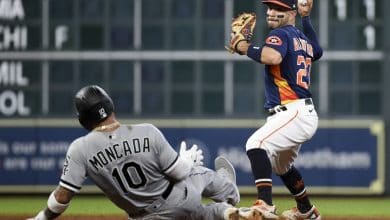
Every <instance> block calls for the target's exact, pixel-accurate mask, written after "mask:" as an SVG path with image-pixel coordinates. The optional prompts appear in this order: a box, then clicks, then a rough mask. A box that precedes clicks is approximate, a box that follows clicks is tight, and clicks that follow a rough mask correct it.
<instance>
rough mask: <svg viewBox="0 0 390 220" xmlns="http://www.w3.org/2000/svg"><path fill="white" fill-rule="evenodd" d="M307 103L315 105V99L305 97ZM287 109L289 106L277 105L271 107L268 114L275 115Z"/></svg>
mask: <svg viewBox="0 0 390 220" xmlns="http://www.w3.org/2000/svg"><path fill="white" fill-rule="evenodd" d="M305 105H313V101H312V100H311V98H307V99H305ZM286 110H287V107H286V106H284V105H278V106H275V107H274V108H270V109H268V115H270V116H271V115H274V114H276V113H278V112H283V111H286Z"/></svg>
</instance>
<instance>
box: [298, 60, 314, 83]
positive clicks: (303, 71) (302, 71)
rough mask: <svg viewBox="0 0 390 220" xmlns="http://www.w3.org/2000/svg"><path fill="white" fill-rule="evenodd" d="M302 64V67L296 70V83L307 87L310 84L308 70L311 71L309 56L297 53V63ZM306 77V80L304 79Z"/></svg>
mask: <svg viewBox="0 0 390 220" xmlns="http://www.w3.org/2000/svg"><path fill="white" fill-rule="evenodd" d="M302 64H303V65H304V67H303V68H301V69H299V70H298V72H297V84H298V85H299V86H301V87H303V88H305V89H308V88H309V86H310V71H311V58H310V57H306V58H305V57H304V56H302V55H298V57H297V65H298V66H301V65H302ZM304 78H306V80H304Z"/></svg>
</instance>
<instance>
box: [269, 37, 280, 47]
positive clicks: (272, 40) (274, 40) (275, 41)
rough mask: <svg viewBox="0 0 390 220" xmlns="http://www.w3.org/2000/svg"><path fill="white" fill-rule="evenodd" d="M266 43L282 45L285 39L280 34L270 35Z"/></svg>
mask: <svg viewBox="0 0 390 220" xmlns="http://www.w3.org/2000/svg"><path fill="white" fill-rule="evenodd" d="M265 43H266V44H271V45H277V46H280V45H282V44H283V41H282V40H281V39H280V38H279V37H278V36H270V37H268V38H267V39H266V40H265Z"/></svg>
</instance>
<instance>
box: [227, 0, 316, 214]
mask: <svg viewBox="0 0 390 220" xmlns="http://www.w3.org/2000/svg"><path fill="white" fill-rule="evenodd" d="M262 3H264V4H265V5H267V6H268V10H267V14H266V20H267V24H268V27H269V28H270V29H271V30H270V32H269V34H268V35H267V36H266V38H265V41H264V42H263V43H261V44H255V43H253V44H251V43H250V42H249V41H250V38H251V37H252V32H253V28H254V26H255V25H254V24H255V23H256V17H255V15H254V14H243V15H241V16H240V17H238V18H237V19H236V20H234V21H233V23H232V36H231V41H230V45H229V47H227V49H228V50H229V51H230V52H231V53H238V54H241V55H247V56H248V57H249V58H251V59H253V60H254V61H256V62H259V63H262V64H265V73H264V82H265V98H266V102H265V106H264V107H265V109H266V110H267V111H268V114H269V116H268V118H267V121H266V123H265V124H264V125H263V126H262V127H261V128H259V129H258V130H257V131H256V132H255V133H254V134H253V135H252V136H251V137H250V138H249V139H248V141H247V143H246V151H247V155H248V158H249V160H250V163H251V167H252V173H253V176H254V179H255V185H256V188H257V192H258V200H257V201H256V202H255V204H254V206H253V208H254V209H256V210H257V211H258V212H260V213H262V215H263V216H264V217H265V218H267V219H278V215H277V213H276V207H275V205H273V203H272V179H271V173H272V171H274V172H275V173H276V174H277V175H279V176H280V178H281V179H282V181H283V183H284V184H285V186H286V187H287V188H288V190H289V191H290V192H291V194H292V195H293V196H294V197H295V200H296V203H297V207H296V208H293V209H291V210H287V211H284V212H283V213H282V217H283V218H284V219H292V220H301V219H316V220H319V219H321V216H320V213H319V211H318V209H317V208H316V207H315V206H314V205H312V204H311V202H310V200H309V197H308V195H307V192H306V188H305V184H304V181H303V178H302V176H301V174H300V173H299V171H298V170H297V168H296V167H294V160H295V159H296V158H297V156H298V152H299V149H300V147H301V145H302V144H303V143H304V142H305V141H307V140H309V139H310V138H311V137H312V136H313V135H314V133H315V132H316V129H317V125H318V117H317V113H316V110H315V109H314V104H313V100H312V98H311V93H310V91H309V86H310V74H311V66H312V63H313V62H314V61H316V60H318V59H320V57H321V56H322V49H321V47H320V45H319V43H318V40H317V36H316V33H315V31H314V29H313V26H312V24H311V21H310V17H309V15H310V12H311V9H312V7H313V0H300V1H298V3H297V1H296V0H263V1H262ZM297 14H299V15H300V16H301V21H302V26H303V31H301V30H299V29H298V28H296V27H295V18H296V15H297Z"/></svg>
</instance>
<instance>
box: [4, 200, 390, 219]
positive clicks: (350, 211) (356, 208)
mask: <svg viewBox="0 0 390 220" xmlns="http://www.w3.org/2000/svg"><path fill="white" fill-rule="evenodd" d="M254 199H255V197H254V196H253V197H243V198H242V199H241V202H240V204H239V205H238V206H247V207H248V206H251V204H252V203H253V201H254ZM311 200H312V202H313V204H315V205H316V206H317V207H318V208H319V210H320V212H321V214H322V215H323V216H388V217H390V208H389V207H390V198H383V197H378V198H374V197H369V198H367V197H356V198H351V197H347V198H343V197H335V198H328V197H312V199H311ZM46 201H47V197H46V196H0V207H1V209H0V215H4V214H6V215H34V214H36V213H37V212H38V211H39V210H41V209H43V208H44V207H46ZM205 202H208V200H205ZM274 204H275V205H277V208H278V210H279V212H281V211H283V210H285V209H289V208H291V207H293V206H294V205H295V202H294V200H293V199H292V198H290V197H276V198H274ZM65 214H66V215H86V214H88V215H105V214H107V215H108V214H110V215H124V213H123V211H121V210H120V209H119V208H117V207H116V206H115V205H113V204H112V203H111V202H110V201H109V200H108V199H107V198H105V197H103V196H85V195H82V196H76V197H74V199H73V200H72V203H71V205H70V207H69V208H68V210H67V211H66V213H65Z"/></svg>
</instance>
